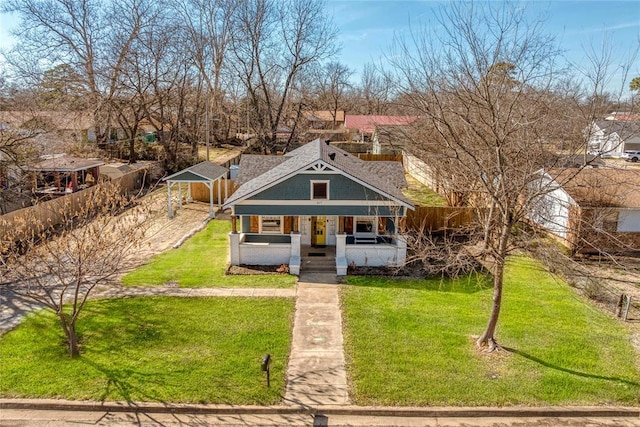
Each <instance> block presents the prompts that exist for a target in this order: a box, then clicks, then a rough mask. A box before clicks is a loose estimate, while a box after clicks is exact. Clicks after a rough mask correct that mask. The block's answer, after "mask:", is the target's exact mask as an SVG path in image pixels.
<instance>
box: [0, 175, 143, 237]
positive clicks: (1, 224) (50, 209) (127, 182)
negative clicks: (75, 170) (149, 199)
mask: <svg viewBox="0 0 640 427" xmlns="http://www.w3.org/2000/svg"><path fill="white" fill-rule="evenodd" d="M145 173H146V170H144V169H141V170H137V171H132V172H129V173H127V174H125V175H123V176H121V177H119V178H116V179H114V180H112V181H108V182H110V183H112V184H115V185H118V186H119V187H120V192H121V193H123V194H124V193H127V192H129V191H132V190H134V189H136V188H139V186H140V184H141V182H142V176H143V175H144V174H145ZM105 184H106V183H98V184H97V185H94V186H92V187H89V188H85V189H83V190H82V191H78V192H76V193H69V194H65V195H64V196H62V197H57V198H55V199H52V200H47V201H45V202H40V203H38V204H36V205H34V206H29V207H27V208H23V209H19V210H17V211H13V212H9V213H8V214H5V215H2V216H0V241H5V240H6V239H7V238H6V237H5V236H7V235H8V234H9V233H8V230H10V229H15V228H16V227H18V228H19V229H20V230H19V233H18V234H16V233H15V230H14V231H12V232H11V234H13V235H14V236H15V237H17V238H19V236H20V235H23V236H24V235H31V234H32V233H35V232H38V231H40V230H38V228H41V225H42V224H44V225H46V226H47V227H52V226H56V225H58V224H60V223H61V222H62V221H63V219H64V217H65V216H66V217H69V216H73V215H75V214H77V213H78V212H80V210H81V209H82V208H84V207H85V206H86V204H87V200H88V199H89V198H90V196H91V195H92V194H93V193H94V192H96V191H97V190H98V189H99V188H100V187H101V186H103V185H105ZM63 212H65V214H63ZM69 213H71V215H69Z"/></svg>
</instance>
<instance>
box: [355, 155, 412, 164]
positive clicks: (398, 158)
mask: <svg viewBox="0 0 640 427" xmlns="http://www.w3.org/2000/svg"><path fill="white" fill-rule="evenodd" d="M358 157H359V158H360V160H365V161H367V162H400V163H402V154H365V153H359V154H358Z"/></svg>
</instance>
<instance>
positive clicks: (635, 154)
mask: <svg viewBox="0 0 640 427" xmlns="http://www.w3.org/2000/svg"><path fill="white" fill-rule="evenodd" d="M622 158H623V159H625V160H626V161H627V162H634V163H635V162H637V161H638V160H640V151H625V152H624V153H622Z"/></svg>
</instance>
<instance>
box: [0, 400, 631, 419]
mask: <svg viewBox="0 0 640 427" xmlns="http://www.w3.org/2000/svg"><path fill="white" fill-rule="evenodd" d="M0 409H29V410H49V411H51V410H54V411H85V412H145V413H175V414H219V415H230V414H236V415H237V414H261V415H265V414H278V415H287V414H313V415H317V414H323V415H350V416H378V417H417V418H434V417H437V418H483V417H492V418H505V417H510V418H516V417H535V418H549V417H563V418H565V417H590V418H603V417H607V418H611V417H625V418H631V417H633V418H639V419H640V408H636V407H616V406H612V407H600V406H579V407H572V406H558V407H518V406H513V407H503V408H500V407H460V408H457V407H391V406H337V405H318V406H304V405H291V406H257V405H242V406H233V405H197V404H162V403H147V402H145V403H136V402H92V401H86V402H85V401H68V400H56V399H0Z"/></svg>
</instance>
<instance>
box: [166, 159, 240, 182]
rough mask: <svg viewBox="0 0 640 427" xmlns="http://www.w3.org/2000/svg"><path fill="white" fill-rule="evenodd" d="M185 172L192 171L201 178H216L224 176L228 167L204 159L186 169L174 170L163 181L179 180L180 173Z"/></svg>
mask: <svg viewBox="0 0 640 427" xmlns="http://www.w3.org/2000/svg"><path fill="white" fill-rule="evenodd" d="M185 172H192V173H194V174H196V175H200V176H201V177H203V178H207V179H211V180H216V179H218V178H220V177H223V176H226V175H227V173H228V172H229V169H227V168H225V167H224V166H220V165H216V164H215V163H212V162H208V161H204V162H200V163H198V164H197V165H193V166H191V167H188V168H186V169H183V170H181V171H180V172H176V173H174V174H173V175H170V176H168V177H166V178H164V181H169V180H171V181H180V175H182V174H184V173H185Z"/></svg>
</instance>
